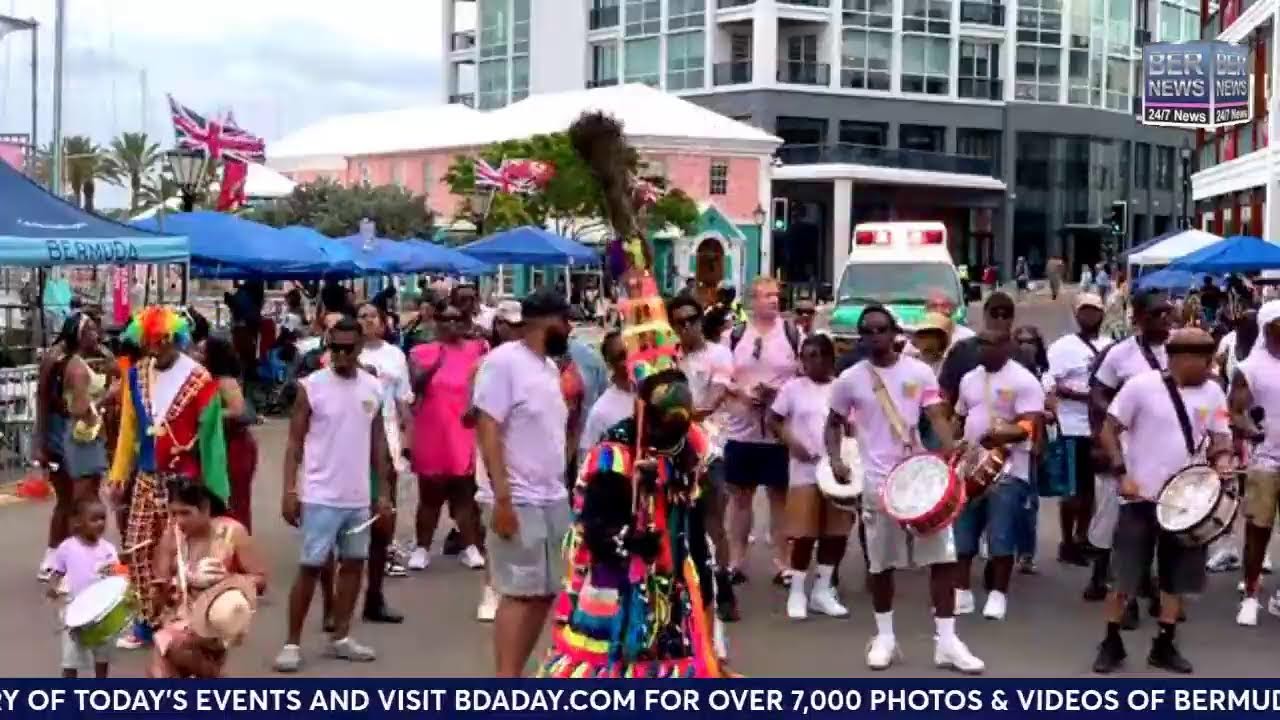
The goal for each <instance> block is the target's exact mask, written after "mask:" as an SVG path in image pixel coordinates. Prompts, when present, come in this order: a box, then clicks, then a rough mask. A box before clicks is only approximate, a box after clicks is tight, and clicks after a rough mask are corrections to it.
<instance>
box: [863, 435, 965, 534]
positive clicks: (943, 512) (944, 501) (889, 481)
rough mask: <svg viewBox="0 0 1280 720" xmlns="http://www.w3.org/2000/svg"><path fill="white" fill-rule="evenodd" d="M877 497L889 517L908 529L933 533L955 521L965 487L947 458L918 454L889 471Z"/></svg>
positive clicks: (913, 531)
mask: <svg viewBox="0 0 1280 720" xmlns="http://www.w3.org/2000/svg"><path fill="white" fill-rule="evenodd" d="M880 499H881V502H882V504H883V506H884V510H885V512H886V513H888V514H889V517H891V518H893V519H894V520H896V521H897V522H898V523H899V524H901V525H902V526H903V527H904V528H906V529H907V531H908V532H910V533H912V534H913V535H932V534H933V533H936V532H938V531H940V530H944V529H946V528H947V527H949V526H950V525H951V523H953V522H955V519H956V517H957V516H958V515H959V514H960V511H961V510H963V509H964V502H965V488H964V483H963V482H961V481H960V478H959V476H957V475H956V474H955V472H954V470H953V469H952V468H951V467H950V466H948V465H947V461H945V460H943V459H942V458H940V457H938V456H937V455H934V454H932V453H920V454H918V455H912V456H911V457H908V458H907V459H906V460H903V461H902V462H900V463H898V464H897V465H896V466H895V467H894V468H893V469H892V470H890V471H889V475H888V477H886V478H885V481H884V486H883V487H881V489H880Z"/></svg>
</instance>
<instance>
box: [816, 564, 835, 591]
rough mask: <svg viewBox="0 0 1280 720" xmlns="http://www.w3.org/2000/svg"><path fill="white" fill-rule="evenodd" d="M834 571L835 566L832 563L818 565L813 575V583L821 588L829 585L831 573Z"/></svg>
mask: <svg viewBox="0 0 1280 720" xmlns="http://www.w3.org/2000/svg"><path fill="white" fill-rule="evenodd" d="M835 571H836V568H835V566H834V565H819V566H818V571H817V573H816V575H815V576H814V579H815V582H814V584H815V585H816V586H817V587H821V588H828V587H831V575H832V574H833V573H834V572H835Z"/></svg>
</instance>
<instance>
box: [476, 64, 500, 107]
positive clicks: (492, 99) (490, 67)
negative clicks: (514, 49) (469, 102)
mask: <svg viewBox="0 0 1280 720" xmlns="http://www.w3.org/2000/svg"><path fill="white" fill-rule="evenodd" d="M476 75H477V81H476V85H477V87H476V90H477V93H476V107H477V108H478V109H480V110H491V109H493V108H500V107H502V106H503V105H506V104H507V61H506V60H484V61H482V62H481V63H480V68H479V70H478V71H477V72H476Z"/></svg>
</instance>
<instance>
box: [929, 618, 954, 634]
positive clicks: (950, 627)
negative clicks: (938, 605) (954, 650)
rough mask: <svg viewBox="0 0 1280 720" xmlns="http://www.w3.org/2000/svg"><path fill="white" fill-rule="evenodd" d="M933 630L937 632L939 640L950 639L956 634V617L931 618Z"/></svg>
mask: <svg viewBox="0 0 1280 720" xmlns="http://www.w3.org/2000/svg"><path fill="white" fill-rule="evenodd" d="M933 625H934V628H935V631H936V632H937V633H938V639H939V640H951V639H953V638H955V636H956V619H955V618H954V617H949V618H940V617H935V618H934V619H933Z"/></svg>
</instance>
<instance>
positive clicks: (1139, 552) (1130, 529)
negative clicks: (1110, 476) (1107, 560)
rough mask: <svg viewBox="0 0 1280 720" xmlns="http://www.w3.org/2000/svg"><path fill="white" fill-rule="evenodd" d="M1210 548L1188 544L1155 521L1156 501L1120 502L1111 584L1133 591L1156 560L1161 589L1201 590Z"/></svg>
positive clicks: (1179, 592)
mask: <svg viewBox="0 0 1280 720" xmlns="http://www.w3.org/2000/svg"><path fill="white" fill-rule="evenodd" d="M1208 552H1209V548H1208V546H1207V545H1201V546H1200V547H1187V546H1186V545H1183V544H1182V543H1180V542H1178V540H1177V538H1176V537H1174V535H1173V534H1172V533H1168V532H1165V531H1164V530H1162V529H1161V528H1160V524H1159V523H1158V522H1156V504H1155V503H1153V502H1135V503H1128V504H1126V505H1121V506H1120V516H1119V520H1118V521H1117V522H1116V536H1115V544H1114V545H1112V547H1111V587H1112V589H1114V590H1115V591H1116V592H1120V593H1124V594H1126V595H1130V596H1132V595H1135V594H1137V592H1138V588H1139V587H1140V585H1141V583H1142V582H1143V581H1144V580H1145V579H1146V578H1147V577H1148V576H1149V575H1150V574H1151V561H1152V560H1154V561H1155V563H1156V579H1157V581H1158V582H1159V586H1160V591H1161V592H1165V593H1169V594H1170V595H1189V594H1192V593H1198V592H1201V591H1203V590H1204V585H1205V567H1204V566H1205V561H1206V559H1207V558H1206V556H1207V555H1208Z"/></svg>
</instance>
